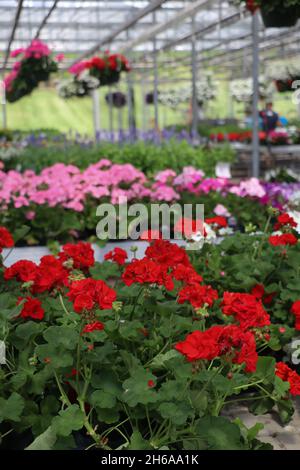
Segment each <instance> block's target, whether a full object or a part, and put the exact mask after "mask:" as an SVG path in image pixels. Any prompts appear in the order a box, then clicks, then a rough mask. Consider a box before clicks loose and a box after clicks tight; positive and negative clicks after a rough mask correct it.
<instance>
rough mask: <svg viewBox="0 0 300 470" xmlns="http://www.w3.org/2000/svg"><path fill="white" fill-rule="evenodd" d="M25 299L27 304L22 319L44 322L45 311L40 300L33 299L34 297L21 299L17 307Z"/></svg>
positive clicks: (22, 312) (21, 314)
mask: <svg viewBox="0 0 300 470" xmlns="http://www.w3.org/2000/svg"><path fill="white" fill-rule="evenodd" d="M24 299H26V302H25V303H24V305H23V308H22V311H21V313H20V317H22V318H33V319H34V320H42V319H43V318H44V313H45V310H44V309H43V307H42V304H41V301H40V300H39V299H33V298H32V297H19V298H18V302H17V305H19V304H20V303H21V302H22V300H24Z"/></svg>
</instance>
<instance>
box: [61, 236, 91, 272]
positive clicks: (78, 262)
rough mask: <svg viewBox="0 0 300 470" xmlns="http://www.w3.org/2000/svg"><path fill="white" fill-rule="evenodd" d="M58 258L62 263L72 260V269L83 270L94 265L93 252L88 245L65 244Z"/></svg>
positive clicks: (79, 243) (82, 243)
mask: <svg viewBox="0 0 300 470" xmlns="http://www.w3.org/2000/svg"><path fill="white" fill-rule="evenodd" d="M58 257H59V259H60V260H61V262H62V263H64V262H65V261H68V260H69V259H72V260H73V268H74V269H82V270H85V269H87V268H89V267H91V266H94V264H95V258H94V251H93V249H92V247H91V245H90V243H84V242H78V243H76V245H75V244H72V243H67V244H66V245H64V246H63V251H62V252H61V253H59V255H58Z"/></svg>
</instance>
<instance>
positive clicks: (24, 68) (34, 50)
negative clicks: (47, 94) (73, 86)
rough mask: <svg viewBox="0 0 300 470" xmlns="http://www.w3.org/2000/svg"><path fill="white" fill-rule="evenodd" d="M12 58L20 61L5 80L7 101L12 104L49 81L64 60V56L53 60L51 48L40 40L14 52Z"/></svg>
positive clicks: (60, 55)
mask: <svg viewBox="0 0 300 470" xmlns="http://www.w3.org/2000/svg"><path fill="white" fill-rule="evenodd" d="M11 57H13V58H15V57H18V58H19V59H20V60H18V61H17V62H15V63H14V65H13V69H12V71H11V72H10V73H9V74H8V75H6V77H5V78H4V85H5V90H6V99H7V101H9V102H10V103H13V102H15V101H18V100H19V99H21V98H22V97H23V96H26V95H29V94H30V93H31V92H32V91H33V90H34V89H35V88H36V87H37V86H38V84H39V83H40V82H43V81H47V80H48V79H49V76H50V74H51V73H53V72H56V71H57V69H58V66H57V64H58V62H59V61H61V60H62V59H63V56H62V54H59V55H58V56H56V57H55V58H53V56H52V52H51V50H50V49H49V47H48V46H47V45H46V44H44V43H43V42H42V41H40V40H38V39H35V40H33V41H32V42H31V43H30V45H29V46H28V47H27V48H25V49H24V48H20V49H16V50H14V51H12V52H11Z"/></svg>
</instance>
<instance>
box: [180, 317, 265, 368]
mask: <svg viewBox="0 0 300 470" xmlns="http://www.w3.org/2000/svg"><path fill="white" fill-rule="evenodd" d="M175 348H176V349H177V351H179V352H180V353H181V354H183V355H184V356H185V357H186V358H187V360H188V361H197V360H200V359H202V360H209V361H211V360H213V359H216V358H217V357H222V356H226V357H227V358H228V360H229V361H232V363H234V364H245V365H246V367H245V371H246V372H254V371H255V370H256V364H257V359H258V355H257V352H256V343H255V338H254V335H253V334H252V333H250V332H249V331H247V332H245V331H243V330H241V329H240V328H239V327H238V326H236V325H229V326H213V327H211V328H210V329H209V330H206V331H204V332H201V331H194V332H193V333H191V334H190V335H188V336H187V338H186V339H185V340H184V341H182V342H180V343H178V344H177V345H176V346H175Z"/></svg>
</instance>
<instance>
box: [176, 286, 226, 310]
mask: <svg viewBox="0 0 300 470" xmlns="http://www.w3.org/2000/svg"><path fill="white" fill-rule="evenodd" d="M217 298H218V292H217V291H216V290H214V289H213V288H212V287H211V286H201V285H197V284H195V285H190V286H186V287H184V288H183V289H181V290H180V291H179V296H178V300H177V302H178V303H179V304H183V303H184V302H190V304H191V305H192V306H193V307H194V308H201V307H204V305H205V304H206V305H208V306H209V307H212V306H213V303H214V301H215V300H217Z"/></svg>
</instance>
